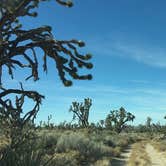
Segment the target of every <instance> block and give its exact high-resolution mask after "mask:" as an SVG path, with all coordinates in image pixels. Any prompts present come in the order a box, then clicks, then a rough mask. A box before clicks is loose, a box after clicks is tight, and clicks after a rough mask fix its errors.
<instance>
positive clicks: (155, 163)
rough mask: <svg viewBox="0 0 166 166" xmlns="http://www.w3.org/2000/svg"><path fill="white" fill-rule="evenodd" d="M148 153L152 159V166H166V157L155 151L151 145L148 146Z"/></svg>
mask: <svg viewBox="0 0 166 166" xmlns="http://www.w3.org/2000/svg"><path fill="white" fill-rule="evenodd" d="M146 152H147V154H148V156H149V157H150V160H151V163H152V166H166V156H164V155H163V153H161V152H158V151H157V150H156V149H154V147H153V146H152V145H151V144H149V143H147V145H146Z"/></svg>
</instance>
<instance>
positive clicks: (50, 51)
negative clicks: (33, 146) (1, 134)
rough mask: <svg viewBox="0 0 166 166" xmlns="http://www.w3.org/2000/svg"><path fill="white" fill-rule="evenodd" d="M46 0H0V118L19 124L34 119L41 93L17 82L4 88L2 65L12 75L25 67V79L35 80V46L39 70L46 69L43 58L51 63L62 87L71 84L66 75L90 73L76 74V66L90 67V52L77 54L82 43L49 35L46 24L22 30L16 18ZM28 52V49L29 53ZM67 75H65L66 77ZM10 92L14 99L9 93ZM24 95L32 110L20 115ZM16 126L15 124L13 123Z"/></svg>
mask: <svg viewBox="0 0 166 166" xmlns="http://www.w3.org/2000/svg"><path fill="white" fill-rule="evenodd" d="M42 1H48V0H1V1H0V84H1V90H0V106H1V107H2V108H3V109H1V111H0V114H2V116H3V118H9V119H14V122H12V123H17V125H19V126H24V124H25V123H26V122H27V121H29V120H30V119H31V120H34V118H35V117H36V114H37V112H38V111H39V108H40V104H41V101H42V99H43V98H44V96H43V95H41V94H39V93H38V92H36V91H26V90H24V89H23V86H22V84H21V87H20V89H7V88H6V87H5V86H6V85H3V82H2V78H3V77H2V76H3V73H4V68H7V69H8V74H9V76H11V78H14V69H15V68H16V67H19V68H21V69H25V68H28V69H30V71H31V73H30V75H29V76H28V77H27V78H26V80H28V79H30V78H33V80H34V81H37V80H39V62H38V59H39V58H38V56H39V55H38V52H37V50H36V49H37V48H40V49H41V50H42V51H43V71H44V72H47V70H48V68H49V66H48V64H47V59H48V58H50V59H52V60H53V61H54V62H55V65H56V68H57V70H58V73H59V77H60V79H61V80H62V82H63V84H64V85H65V86H71V85H72V81H71V80H68V79H67V78H69V77H68V75H69V76H71V78H73V79H81V80H85V79H91V78H92V77H91V75H89V74H88V75H78V68H82V67H86V68H88V69H90V68H92V64H91V63H89V62H87V61H88V60H89V59H90V58H91V55H90V54H86V55H81V54H80V53H79V52H78V51H77V47H83V46H85V43H84V42H82V41H80V40H76V39H72V40H58V39H56V38H54V37H53V34H52V32H51V27H50V26H41V27H38V28H34V29H29V30H25V29H23V28H22V24H21V23H20V21H19V18H20V17H26V16H30V17H36V16H37V12H34V10H35V9H36V8H37V7H38V5H39V3H41V2H42ZM56 1H57V3H59V4H61V5H64V6H67V7H71V6H72V5H73V4H72V3H71V1H63V0H56ZM30 51H31V52H30ZM66 77H67V78H66ZM11 95H14V96H16V97H15V101H13V100H12V99H11V98H10V97H9V96H11ZM25 98H29V99H31V100H33V101H34V102H35V105H34V107H33V109H32V110H30V111H27V113H26V114H25V115H24V116H22V117H21V116H20V115H21V114H22V113H23V108H22V107H23V104H24V101H25ZM15 125H16V124H15Z"/></svg>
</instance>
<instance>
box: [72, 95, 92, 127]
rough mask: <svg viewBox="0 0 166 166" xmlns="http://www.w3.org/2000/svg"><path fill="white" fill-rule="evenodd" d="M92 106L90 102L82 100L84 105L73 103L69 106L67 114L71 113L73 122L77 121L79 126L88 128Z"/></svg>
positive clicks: (89, 100)
mask: <svg viewBox="0 0 166 166" xmlns="http://www.w3.org/2000/svg"><path fill="white" fill-rule="evenodd" d="M91 106H92V100H91V99H89V98H87V99H84V103H78V102H73V103H72V105H71V106H70V109H69V112H73V120H75V119H76V118H77V119H78V122H79V125H80V126H82V127H88V125H89V122H88V118H89V111H90V107H91Z"/></svg>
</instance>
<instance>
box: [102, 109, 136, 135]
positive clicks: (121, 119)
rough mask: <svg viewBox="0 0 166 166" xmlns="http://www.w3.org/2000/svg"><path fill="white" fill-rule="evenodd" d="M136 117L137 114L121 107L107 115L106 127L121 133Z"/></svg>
mask: <svg viewBox="0 0 166 166" xmlns="http://www.w3.org/2000/svg"><path fill="white" fill-rule="evenodd" d="M134 118H135V116H134V115H133V114H131V113H130V112H127V111H126V110H125V109H124V108H123V107H121V108H120V109H119V110H113V111H110V114H108V115H107V117H106V120H105V122H106V127H108V128H110V129H112V130H115V131H116V132H118V133H120V132H121V131H122V130H123V128H124V127H125V124H126V123H127V122H129V121H133V120H134Z"/></svg>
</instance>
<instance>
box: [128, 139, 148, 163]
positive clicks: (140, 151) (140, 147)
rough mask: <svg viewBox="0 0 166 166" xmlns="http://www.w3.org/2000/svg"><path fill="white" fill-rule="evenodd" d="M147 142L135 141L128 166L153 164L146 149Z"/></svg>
mask: <svg viewBox="0 0 166 166" xmlns="http://www.w3.org/2000/svg"><path fill="white" fill-rule="evenodd" d="M145 145H146V143H145V142H143V141H142V142H139V143H135V144H134V145H133V146H132V153H131V155H130V158H129V160H128V166H151V161H150V158H149V156H148V154H147V153H146V151H145Z"/></svg>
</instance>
